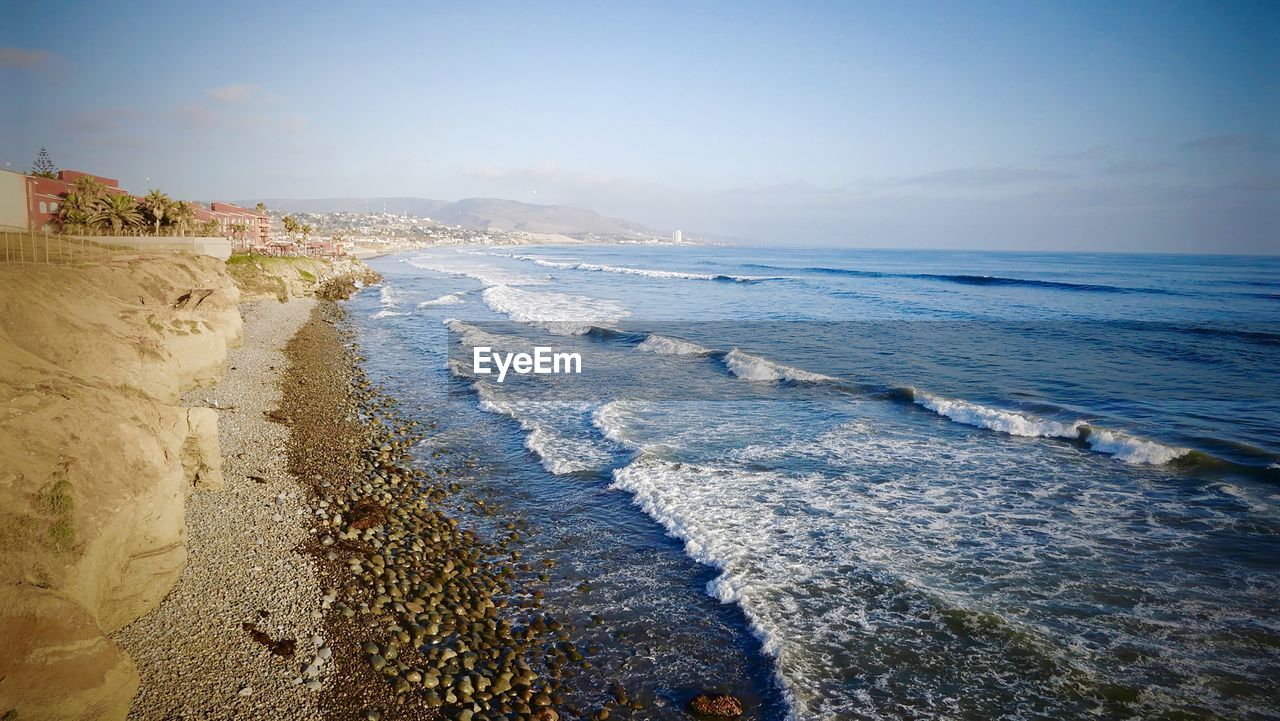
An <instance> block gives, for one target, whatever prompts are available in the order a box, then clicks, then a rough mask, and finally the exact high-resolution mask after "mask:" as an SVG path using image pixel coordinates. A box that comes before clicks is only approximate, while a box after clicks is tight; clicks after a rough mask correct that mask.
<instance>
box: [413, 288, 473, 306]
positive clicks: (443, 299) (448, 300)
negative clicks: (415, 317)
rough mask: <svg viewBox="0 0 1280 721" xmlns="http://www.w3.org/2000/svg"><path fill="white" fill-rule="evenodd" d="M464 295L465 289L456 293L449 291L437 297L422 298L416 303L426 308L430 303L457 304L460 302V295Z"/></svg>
mask: <svg viewBox="0 0 1280 721" xmlns="http://www.w3.org/2000/svg"><path fill="white" fill-rule="evenodd" d="M465 295H466V292H465V291H462V292H458V293H450V294H448V295H442V296H440V297H439V298H432V299H431V300H424V301H422V302H421V303H419V304H418V307H419V308H426V307H427V306H432V305H457V304H459V303H461V302H462V297H463V296H465Z"/></svg>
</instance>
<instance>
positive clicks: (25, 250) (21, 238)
mask: <svg viewBox="0 0 1280 721" xmlns="http://www.w3.org/2000/svg"><path fill="white" fill-rule="evenodd" d="M215 241H216V242H215V244H221V245H225V246H226V247H225V248H213V247H209V246H210V243H209V242H208V240H207V239H200V238H164V237H160V238H147V237H137V236H108V237H88V236H75V235H62V234H59V233H47V232H43V231H34V230H20V229H7V228H6V229H0V245H2V246H3V252H2V253H0V262H4V263H9V264H13V263H37V264H42V265H74V264H80V263H101V262H103V261H105V260H108V259H110V258H114V257H120V256H127V255H148V254H157V253H160V254H187V255H197V254H198V255H213V256H215V257H222V258H223V259H225V258H226V257H227V256H228V255H230V252H231V250H230V243H228V242H227V241H225V240H224V239H221V238H219V239H215Z"/></svg>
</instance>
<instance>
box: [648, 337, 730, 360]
mask: <svg viewBox="0 0 1280 721" xmlns="http://www.w3.org/2000/svg"><path fill="white" fill-rule="evenodd" d="M636 350H638V351H643V352H645V353H657V354H658V355H710V354H712V353H714V352H715V351H713V350H711V349H710V348H703V347H702V346H700V345H698V344H697V343H689V342H688V341H683V340H677V339H675V338H668V337H666V336H663V335H656V334H655V335H651V336H649V337H648V338H645V339H644V340H643V341H642V342H641V343H640V344H639V345H637V346H636Z"/></svg>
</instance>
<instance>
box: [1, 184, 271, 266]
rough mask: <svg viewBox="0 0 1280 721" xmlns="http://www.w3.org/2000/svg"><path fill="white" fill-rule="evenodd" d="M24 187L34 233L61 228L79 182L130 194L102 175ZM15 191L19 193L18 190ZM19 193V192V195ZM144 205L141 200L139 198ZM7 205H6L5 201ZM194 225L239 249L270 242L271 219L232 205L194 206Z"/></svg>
mask: <svg viewBox="0 0 1280 721" xmlns="http://www.w3.org/2000/svg"><path fill="white" fill-rule="evenodd" d="M22 178H23V182H24V183H25V190H26V193H25V195H26V197H25V198H24V199H22V201H18V200H16V199H15V201H14V202H15V203H22V202H23V201H25V206H26V216H27V227H28V228H31V229H33V230H56V229H57V228H58V226H59V225H60V224H61V221H60V219H59V216H58V211H59V210H60V209H61V208H62V204H63V203H64V202H65V201H66V195H67V193H69V192H72V191H73V189H74V187H75V182H76V180H77V179H79V178H93V179H94V180H96V181H98V182H99V183H100V184H101V185H102V186H103V188H104V189H105V191H106V192H107V193H108V194H111V195H126V194H128V191H126V190H125V189H124V188H121V187H120V181H118V180H116V179H115V178H106V177H103V176H101V175H92V174H90V173H83V172H80V171H78V170H60V171H58V177H56V178H45V177H41V176H36V175H25V176H22ZM14 190H17V188H16V187H15V188H14ZM19 192H20V191H19ZM138 200H139V201H141V200H142V199H141V198H138ZM6 202H7V201H6ZM191 208H192V210H193V211H194V216H195V218H194V219H195V222H196V223H204V222H208V221H210V220H212V221H216V222H217V224H218V235H221V236H223V237H226V238H230V239H231V240H232V241H234V242H235V243H236V245H237V246H239V247H242V248H248V247H251V246H263V245H266V244H267V243H268V242H270V240H271V217H270V216H268V215H267V214H266V213H259V212H258V211H257V210H250V209H248V208H241V207H240V206H238V205H232V204H231V203H221V202H218V203H213V204H211V205H210V207H208V208H205V207H203V206H200V205H197V204H195V203H192V204H191Z"/></svg>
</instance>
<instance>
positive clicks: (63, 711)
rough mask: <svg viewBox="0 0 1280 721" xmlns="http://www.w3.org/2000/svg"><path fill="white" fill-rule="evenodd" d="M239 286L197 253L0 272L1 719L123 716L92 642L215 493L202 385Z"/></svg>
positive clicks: (133, 613)
mask: <svg viewBox="0 0 1280 721" xmlns="http://www.w3.org/2000/svg"><path fill="white" fill-rule="evenodd" d="M239 295H240V293H239V290H238V288H237V286H236V284H235V283H234V282H233V280H232V278H231V277H230V275H229V274H228V273H227V271H226V268H225V265H224V264H223V263H222V262H220V261H217V260H215V259H212V258H194V257H182V256H171V257H148V258H137V257H135V258H118V259H115V260H112V261H109V262H108V263H105V264H100V265H86V266H80V267H74V266H56V265H51V266H41V265H23V266H16V265H13V266H4V265H0V714H4V713H5V712H7V711H9V710H11V709H13V710H16V711H17V713H18V716H17V717H18V718H42V719H45V718H47V719H56V718H94V719H96V718H124V716H125V715H126V713H127V712H128V708H129V703H130V700H131V699H132V697H133V695H134V693H135V691H136V689H137V673H136V671H135V669H134V666H133V663H132V662H131V661H130V660H129V658H128V656H127V655H125V654H124V653H123V652H122V651H121V650H120V649H119V648H118V647H117V646H116V645H115V644H114V643H113V642H112V641H111V640H110V639H109V638H107V636H106V634H107V633H110V632H111V631H113V630H115V629H117V628H119V627H121V626H123V625H125V624H127V623H129V622H130V621H132V620H134V619H135V618H137V617H139V616H140V615H142V614H144V613H146V612H148V611H149V610H150V609H152V608H154V607H155V605H156V604H157V603H159V601H160V599H161V598H163V597H164V595H165V594H166V593H167V592H168V591H169V589H170V588H172V586H173V584H174V583H175V582H176V581H177V578H178V576H179V574H180V573H181V572H182V568H183V566H184V564H185V561H186V546H185V541H186V533H185V521H184V502H185V498H186V496H187V494H188V493H190V491H191V489H192V488H193V487H195V486H197V485H199V486H204V487H210V488H216V487H218V486H219V485H220V484H221V481H222V477H221V458H220V455H219V451H218V439H217V416H216V411H214V410H212V409H207V408H185V407H182V406H181V405H179V402H180V396H181V394H182V393H183V392H184V391H186V390H188V389H191V388H193V387H196V386H199V385H202V384H208V383H212V382H214V381H216V380H217V379H218V378H219V377H220V376H221V375H222V373H223V370H224V367H223V366H224V363H225V357H226V350H227V347H228V346H229V345H235V344H237V343H239V342H240V339H241V337H242V326H241V319H240V314H239V310H238V307H237V303H238V301H239Z"/></svg>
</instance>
